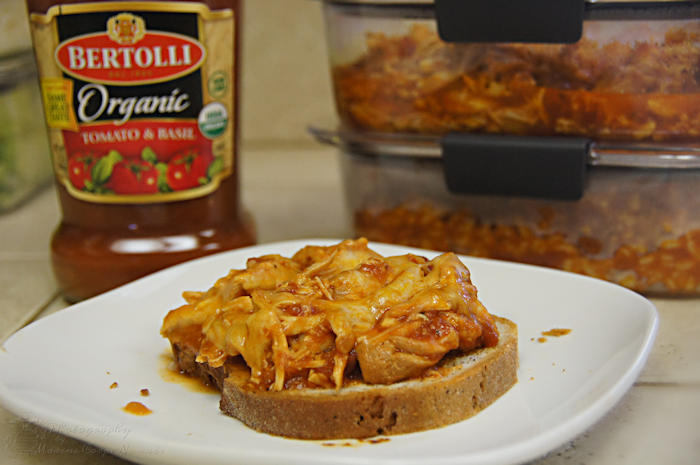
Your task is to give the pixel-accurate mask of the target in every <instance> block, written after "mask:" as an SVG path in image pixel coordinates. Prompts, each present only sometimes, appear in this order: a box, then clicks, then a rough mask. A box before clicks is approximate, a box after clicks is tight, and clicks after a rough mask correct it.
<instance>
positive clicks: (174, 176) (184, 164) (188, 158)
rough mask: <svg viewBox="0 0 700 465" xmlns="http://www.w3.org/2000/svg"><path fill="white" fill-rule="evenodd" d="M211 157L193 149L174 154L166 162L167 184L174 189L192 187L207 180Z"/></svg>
mask: <svg viewBox="0 0 700 465" xmlns="http://www.w3.org/2000/svg"><path fill="white" fill-rule="evenodd" d="M212 159H213V157H211V156H210V155H204V154H199V153H197V152H195V151H187V152H184V153H181V154H178V155H175V156H174V157H173V158H172V159H171V160H170V161H169V162H168V169H167V174H166V176H167V179H168V185H169V186H170V187H171V188H172V189H173V190H175V191H179V190H183V189H192V188H193V187H197V186H201V185H203V184H206V183H208V182H209V177H208V176H207V168H209V165H210V163H211V162H212Z"/></svg>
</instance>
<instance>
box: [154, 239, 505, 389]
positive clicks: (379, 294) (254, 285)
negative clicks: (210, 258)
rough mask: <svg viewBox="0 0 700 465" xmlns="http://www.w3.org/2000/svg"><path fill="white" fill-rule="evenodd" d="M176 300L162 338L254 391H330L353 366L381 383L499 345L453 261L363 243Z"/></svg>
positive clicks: (310, 251)
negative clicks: (235, 369) (245, 371)
mask: <svg viewBox="0 0 700 465" xmlns="http://www.w3.org/2000/svg"><path fill="white" fill-rule="evenodd" d="M184 297H185V300H186V302H187V303H186V304H185V305H183V306H181V307H179V308H177V309H174V310H172V311H171V312H170V313H169V314H168V315H167V316H166V318H165V320H164V322H163V327H162V330H161V332H162V334H163V335H164V336H165V337H168V338H170V340H171V342H173V343H185V344H190V345H196V347H193V349H194V350H196V351H197V353H198V356H197V361H199V362H204V363H208V364H209V365H210V366H212V367H218V366H222V365H223V364H224V363H225V362H226V360H227V359H228V358H229V357H238V356H240V357H242V358H243V360H244V361H245V363H246V364H247V365H248V367H249V368H250V382H251V383H252V384H253V385H256V386H258V387H259V388H261V389H270V390H277V391H279V390H282V389H292V388H298V387H335V388H340V387H342V385H343V383H344V382H345V380H346V379H347V377H348V375H349V374H351V373H353V372H354V371H356V370H357V369H358V368H359V372H360V373H361V376H362V378H363V379H364V381H365V382H368V383H382V384H388V383H393V382H396V381H400V380H403V379H406V378H410V377H415V376H419V375H421V373H423V372H424V371H425V370H426V369H427V368H429V367H432V366H434V365H435V364H437V363H438V362H439V361H440V360H441V359H442V358H443V357H444V356H445V354H447V353H448V352H450V351H454V350H461V351H464V352H466V351H469V350H472V349H474V348H477V347H482V346H493V345H496V344H497V342H498V332H497V329H496V326H495V324H494V322H493V320H492V318H491V315H489V313H488V312H487V311H486V309H485V308H484V306H483V305H482V304H481V302H479V300H478V299H477V292H476V288H475V287H474V286H473V285H472V283H471V279H470V274H469V270H468V269H467V268H466V267H465V266H464V264H462V263H461V262H460V260H459V259H458V258H457V256H455V255H454V254H452V253H446V254H443V255H441V256H439V257H436V258H435V259H433V260H430V261H429V260H427V259H426V258H423V257H419V256H416V255H410V254H407V255H402V256H394V257H387V258H384V257H382V256H381V255H379V254H377V253H375V252H374V251H372V250H370V249H369V248H368V247H367V240H366V239H358V240H347V241H344V242H342V243H340V244H338V245H335V246H329V247H320V246H308V247H305V248H303V249H302V250H300V251H299V252H297V253H296V254H295V255H294V256H293V257H292V258H291V259H289V258H285V257H281V256H279V255H268V256H264V257H259V258H255V259H250V260H248V263H247V267H246V269H245V270H233V271H231V272H230V273H229V274H228V275H227V276H226V277H224V278H221V279H219V280H218V281H217V282H216V284H215V285H214V286H213V287H212V288H211V289H209V290H208V291H207V292H203V293H202V292H186V293H184ZM193 328H194V329H193ZM193 332H194V333H196V334H197V336H198V337H196V338H194V339H193V338H191V337H190V338H189V339H187V340H185V339H184V338H183V337H182V335H183V334H190V335H191V334H192V333H193Z"/></svg>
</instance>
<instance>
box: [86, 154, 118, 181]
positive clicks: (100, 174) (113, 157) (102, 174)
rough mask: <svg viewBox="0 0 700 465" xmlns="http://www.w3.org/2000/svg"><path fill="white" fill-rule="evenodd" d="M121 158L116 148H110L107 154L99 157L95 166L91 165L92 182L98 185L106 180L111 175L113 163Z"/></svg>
mask: <svg viewBox="0 0 700 465" xmlns="http://www.w3.org/2000/svg"><path fill="white" fill-rule="evenodd" d="M121 160H122V156H121V155H119V152H117V151H116V150H110V151H109V153H108V154H107V155H105V156H104V157H102V158H100V159H99V160H98V161H97V163H95V166H93V167H92V182H94V183H95V185H97V186H100V185H102V184H104V183H106V182H107V181H109V177H110V176H112V170H113V169H114V165H116V164H117V163H118V162H120V161H121Z"/></svg>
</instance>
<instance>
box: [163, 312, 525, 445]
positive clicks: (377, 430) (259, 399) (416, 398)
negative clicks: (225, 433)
mask: <svg viewBox="0 0 700 465" xmlns="http://www.w3.org/2000/svg"><path fill="white" fill-rule="evenodd" d="M494 319H495V321H496V324H497V325H498V330H499V333H500V338H499V343H498V345H497V346H495V347H489V348H482V349H477V350H474V351H472V352H470V353H468V354H458V355H448V356H447V357H445V358H444V359H443V360H442V361H441V362H440V363H439V364H438V366H437V367H436V368H434V369H432V370H430V372H429V373H430V374H429V375H426V376H422V377H420V378H415V379H409V380H405V381H401V382H397V383H394V384H389V385H373V384H365V383H362V382H353V383H349V384H348V385H346V386H343V387H342V388H341V389H338V390H336V389H298V390H283V391H261V390H259V389H255V388H253V387H249V383H248V379H249V371H248V369H247V367H246V366H245V364H244V363H240V364H239V363H235V362H232V363H228V364H227V365H225V366H224V367H221V368H218V369H212V368H210V367H208V366H207V365H206V364H199V363H197V362H195V361H194V352H192V351H190V350H187V349H184V348H182V347H177V346H174V347H173V349H174V350H175V354H176V360H177V362H178V365H179V366H180V369H182V370H183V371H185V372H187V373H189V374H191V375H194V376H197V377H199V378H200V379H202V380H203V381H205V382H207V383H209V384H213V385H215V386H217V387H218V388H219V389H220V390H221V391H222V395H221V403H220V407H221V410H223V411H224V413H226V414H228V415H231V416H233V417H235V418H238V419H239V420H241V421H242V422H243V423H244V424H246V425H248V426H249V427H251V428H253V429H256V430H258V431H262V432H265V433H269V434H274V435H278V436H286V437H292V438H302V439H339V438H366V437H371V436H376V435H382V434H383V435H391V434H400V433H409V432H414V431H421V430H426V429H432V428H438V427H441V426H445V425H449V424H451V423H456V422H458V421H461V420H464V419H466V418H469V417H471V416H473V415H475V414H476V413H478V412H479V411H481V410H482V409H484V408H485V407H487V406H488V405H490V404H491V403H492V402H493V401H495V400H496V399H497V398H498V397H500V396H501V395H502V394H503V393H505V392H506V391H508V389H510V387H511V386H513V385H514V384H515V382H516V381H517V368H518V331H517V326H516V325H515V323H513V322H511V321H509V320H507V319H505V318H499V317H495V316H494Z"/></svg>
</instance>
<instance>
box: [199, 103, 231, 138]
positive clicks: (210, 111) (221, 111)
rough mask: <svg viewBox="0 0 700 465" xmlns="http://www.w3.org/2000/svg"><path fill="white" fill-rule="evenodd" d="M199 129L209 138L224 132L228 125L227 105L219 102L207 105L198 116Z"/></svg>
mask: <svg viewBox="0 0 700 465" xmlns="http://www.w3.org/2000/svg"><path fill="white" fill-rule="evenodd" d="M197 123H198V124H199V130H200V131H201V132H202V134H204V137H206V138H207V139H214V138H216V137H219V136H220V135H221V134H223V132H224V130H226V126H227V125H228V113H227V112H226V107H224V106H223V105H222V104H220V103H219V102H212V103H210V104H208V105H205V106H204V108H202V111H200V112H199V117H198V118H197Z"/></svg>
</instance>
